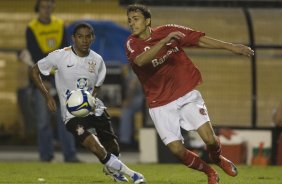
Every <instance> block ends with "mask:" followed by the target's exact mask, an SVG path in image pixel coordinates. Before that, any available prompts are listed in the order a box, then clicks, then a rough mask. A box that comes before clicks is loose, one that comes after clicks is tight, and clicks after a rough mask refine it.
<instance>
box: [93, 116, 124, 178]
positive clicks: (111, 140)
mask: <svg viewBox="0 0 282 184" xmlns="http://www.w3.org/2000/svg"><path fill="white" fill-rule="evenodd" d="M95 118H96V121H95V122H94V123H95V127H96V132H97V135H98V136H99V140H100V142H101V144H102V145H103V146H104V148H105V149H106V150H107V152H108V153H112V154H113V155H115V156H116V157H117V158H119V156H120V149H119V145H118V142H117V140H116V138H117V136H116V135H115V134H114V131H113V128H112V125H111V121H110V116H109V115H108V114H107V113H106V112H104V113H103V114H102V116H98V117H95ZM103 172H104V173H105V174H106V175H108V176H110V177H112V178H113V179H114V181H117V182H128V179H127V178H126V177H125V176H124V175H123V174H121V173H120V172H115V171H113V170H111V169H110V168H108V167H107V166H106V165H105V166H104V168H103Z"/></svg>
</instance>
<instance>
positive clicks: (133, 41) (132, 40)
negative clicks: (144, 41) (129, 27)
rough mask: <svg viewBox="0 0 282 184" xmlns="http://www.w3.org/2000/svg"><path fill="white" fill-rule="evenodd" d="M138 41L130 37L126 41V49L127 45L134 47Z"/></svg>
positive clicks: (136, 38) (132, 36)
mask: <svg viewBox="0 0 282 184" xmlns="http://www.w3.org/2000/svg"><path fill="white" fill-rule="evenodd" d="M139 40H140V39H139V38H138V37H136V36H134V35H130V36H129V37H128V38H127V40H126V45H127V47H128V45H134V44H136V43H138V41H139Z"/></svg>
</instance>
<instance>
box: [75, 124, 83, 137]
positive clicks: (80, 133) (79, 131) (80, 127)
mask: <svg viewBox="0 0 282 184" xmlns="http://www.w3.org/2000/svg"><path fill="white" fill-rule="evenodd" d="M76 133H77V135H82V134H83V133H84V127H83V126H82V125H77V127H76Z"/></svg>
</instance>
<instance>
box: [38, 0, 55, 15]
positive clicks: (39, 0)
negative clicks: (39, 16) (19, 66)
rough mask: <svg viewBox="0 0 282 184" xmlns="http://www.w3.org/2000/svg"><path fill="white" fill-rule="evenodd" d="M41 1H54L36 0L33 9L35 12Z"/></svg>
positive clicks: (53, 1) (52, 0)
mask: <svg viewBox="0 0 282 184" xmlns="http://www.w3.org/2000/svg"><path fill="white" fill-rule="evenodd" d="M41 1H51V2H52V3H55V0H36V3H35V6H34V11H35V12H36V13H38V12H39V5H40V3H41Z"/></svg>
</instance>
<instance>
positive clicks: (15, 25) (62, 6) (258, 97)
mask: <svg viewBox="0 0 282 184" xmlns="http://www.w3.org/2000/svg"><path fill="white" fill-rule="evenodd" d="M134 2H141V3H144V4H145V5H148V6H149V8H150V9H151V13H152V27H155V26H158V25H162V24H180V25H184V26H187V27H190V28H192V29H195V30H200V31H203V32H205V33H206V35H208V36H211V37H214V38H218V39H221V40H225V41H228V42H233V43H242V44H246V45H249V46H251V47H252V48H253V49H254V50H255V56H254V57H253V58H245V57H240V56H236V55H233V54H231V53H228V52H226V51H215V50H209V49H205V50H203V49H201V50H199V49H197V48H193V49H191V48H190V49H187V50H186V51H187V53H188V55H189V56H190V57H191V58H192V60H193V61H194V63H195V64H196V65H197V66H198V68H199V69H200V71H201V72H202V75H203V80H204V83H203V84H202V85H201V86H199V89H200V91H201V93H202V95H203V97H204V99H205V101H206V103H207V107H208V110H209V115H210V117H211V120H212V123H213V125H215V127H218V128H219V129H220V128H228V129H232V130H234V131H238V132H240V131H241V132H244V133H245V134H244V133H243V134H242V135H246V136H247V135H251V137H252V138H253V139H256V140H258V142H254V144H255V145H253V147H252V150H251V151H250V149H246V150H249V151H250V152H252V153H254V149H253V148H258V146H259V144H258V143H260V142H261V141H260V139H262V140H264V139H265V140H267V141H266V142H265V145H266V146H267V148H268V150H269V155H268V156H269V159H274V157H275V158H276V151H277V150H276V148H277V142H278V135H279V132H280V131H281V130H280V128H279V127H278V126H277V125H274V123H273V121H272V116H273V113H274V112H275V109H276V108H277V107H278V106H279V104H280V103H281V102H282V77H281V73H282V34H281V32H282V21H281V17H282V9H281V7H282V2H281V1H279V0H276V1H274V0H237V1H235V0H162V1H161V0H145V1H130V0H120V1H118V0H103V1H100V0H56V9H55V12H54V15H55V16H57V17H59V18H62V19H63V20H64V21H65V23H66V26H67V27H68V30H69V31H71V29H72V25H73V23H74V22H76V21H80V20H87V21H89V22H91V23H92V25H94V29H95V30H97V31H96V36H97V38H99V39H101V40H97V41H96V43H94V45H93V49H94V50H96V51H97V52H98V53H99V54H101V55H102V56H103V57H104V59H105V62H106V64H107V67H108V75H107V78H106V81H105V86H104V87H103V88H102V96H101V98H102V100H104V102H105V105H106V106H107V107H108V110H109V114H110V115H111V116H112V118H113V123H114V127H115V128H116V129H117V132H118V129H119V121H120V115H121V105H122V101H123V99H124V94H125V93H126V90H127V89H126V88H124V87H123V77H122V74H123V72H124V69H123V66H124V65H126V63H127V61H126V57H125V54H124V52H123V51H124V43H125V39H126V36H127V35H128V34H129V32H128V29H127V17H126V5H127V4H131V3H134ZM34 4H35V0H0V33H1V34H0V89H1V90H0V145H2V146H7V145H8V146H10V145H13V146H18V145H21V146H25V145H29V146H30V145H35V146H36V139H35V138H34V137H32V136H29V135H28V134H29V133H28V131H26V127H25V126H26V122H25V121H27V120H26V119H25V118H24V117H23V112H22V110H21V108H20V107H19V96H20V95H21V90H22V89H25V88H26V87H27V86H28V82H29V81H28V68H27V66H26V65H24V64H23V63H21V62H20V61H19V60H18V54H19V53H20V51H21V50H22V49H24V48H25V29H26V26H27V24H28V22H29V21H30V20H31V19H32V18H33V17H35V12H34V11H33V9H34ZM95 25H96V27H95ZM121 35H122V36H121ZM112 47H113V48H112ZM113 53H114V54H113ZM132 123H133V124H134V132H135V133H134V135H133V137H132V140H133V142H134V144H135V146H136V145H137V148H136V151H142V150H140V146H141V147H142V145H143V144H141V143H140V141H143V142H144V141H145V143H146V142H147V141H148V140H146V139H145V140H144V137H142V135H143V134H141V133H140V130H141V129H146V130H148V129H150V130H151V128H152V127H153V124H152V122H151V120H150V119H149V117H148V114H147V110H146V106H145V105H144V107H143V108H142V110H141V111H140V112H138V113H137V114H136V115H135V118H134V122H132ZM35 126H36V125H35ZM278 130H279V131H278ZM252 131H258V132H261V131H266V134H252V133H253V132H252ZM30 132H36V131H32V130H30ZM265 135H266V136H267V138H266V137H261V136H265ZM242 137H243V139H242V140H243V141H245V142H246V139H249V137H244V136H242ZM157 142H158V140H157ZM240 144H241V142H240ZM247 146H248V145H247ZM1 151H2V150H1V147H0V152H1ZM157 154H158V153H157ZM245 154H249V153H245ZM145 157H146V155H145ZM157 157H159V158H160V156H157ZM270 157H271V158H270ZM141 159H142V158H141ZM143 159H145V161H146V158H143ZM244 162H246V160H244ZM249 162H250V158H249ZM272 163H275V161H274V160H273V162H272Z"/></svg>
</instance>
